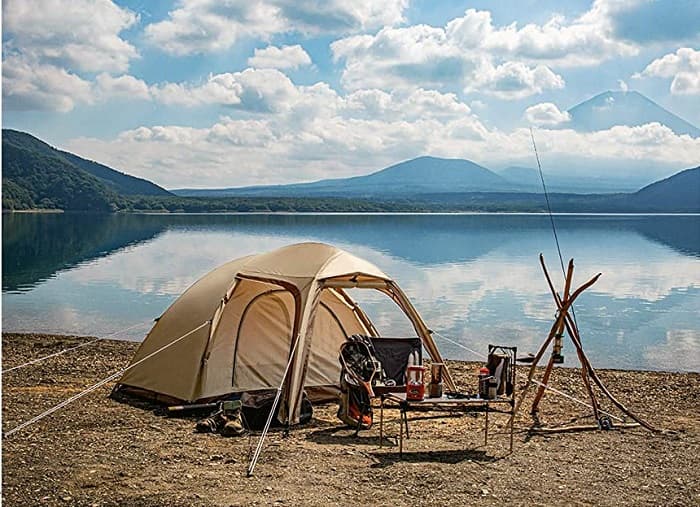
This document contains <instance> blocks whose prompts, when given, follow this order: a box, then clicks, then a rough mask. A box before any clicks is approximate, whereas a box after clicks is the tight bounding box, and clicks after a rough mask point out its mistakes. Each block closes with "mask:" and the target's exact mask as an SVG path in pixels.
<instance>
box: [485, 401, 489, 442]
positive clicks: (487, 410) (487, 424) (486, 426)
mask: <svg viewBox="0 0 700 507" xmlns="http://www.w3.org/2000/svg"><path fill="white" fill-rule="evenodd" d="M488 443H489V406H488V404H487V405H486V419H485V420H484V445H488Z"/></svg>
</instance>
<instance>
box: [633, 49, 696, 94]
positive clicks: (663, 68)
mask: <svg viewBox="0 0 700 507" xmlns="http://www.w3.org/2000/svg"><path fill="white" fill-rule="evenodd" d="M634 77H635V78H643V77H663V78H673V80H672V81H671V93H673V94H676V95H700V51H697V50H695V49H692V48H680V49H678V51H676V52H675V53H669V54H667V55H664V56H662V57H661V58H657V59H656V60H654V61H653V62H651V63H650V64H649V65H647V66H646V68H645V69H644V70H643V71H642V72H640V73H638V74H635V75H634Z"/></svg>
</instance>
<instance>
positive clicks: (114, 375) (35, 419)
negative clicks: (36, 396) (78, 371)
mask: <svg viewBox="0 0 700 507" xmlns="http://www.w3.org/2000/svg"><path fill="white" fill-rule="evenodd" d="M208 324H211V320H207V321H204V322H202V323H201V324H200V325H199V326H197V327H196V328H194V329H191V330H190V331H188V332H187V333H185V334H183V335H182V336H180V337H179V338H177V339H175V340H173V341H172V342H170V343H168V344H166V345H164V346H162V347H161V348H159V349H158V350H155V351H154V352H151V353H150V354H148V355H147V356H145V357H143V358H141V359H140V360H138V361H136V362H135V363H132V364H130V365H129V366H127V367H126V368H122V369H120V370H119V371H116V372H114V373H112V374H111V375H109V376H108V377H107V378H104V379H102V380H100V381H99V382H98V383H96V384H94V385H92V386H90V387H88V388H87V389H85V390H83V391H81V392H79V393H78V394H76V395H74V396H71V397H70V398H68V399H67V400H64V401H62V402H61V403H59V404H58V405H55V406H53V407H51V408H50V409H48V410H46V411H45V412H42V413H41V414H39V415H37V416H35V417H32V418H31V419H29V420H28V421H25V422H23V423H22V424H20V425H18V426H15V427H14V428H12V429H11V430H8V431H6V432H5V434H4V435H3V436H4V438H7V437H9V436H11V435H13V434H15V433H17V432H18V431H20V430H22V429H24V428H26V427H27V426H31V425H32V424H34V423H36V422H38V421H40V420H42V419H43V418H44V417H47V416H49V415H51V414H53V413H54V412H57V411H59V410H61V409H62V408H63V407H66V406H68V405H70V404H71V403H73V402H74V401H76V400H78V399H80V398H82V397H83V396H85V395H87V394H90V393H91V392H93V391H95V390H96V389H99V388H100V387H102V386H103V385H105V384H107V383H109V382H111V381H112V380H114V379H116V378H118V377H119V376H120V375H122V374H124V372H126V371H127V370H129V369H131V368H133V367H135V366H136V365H138V364H141V363H143V362H144V361H146V360H147V359H150V358H152V357H153V356H155V355H156V354H158V353H159V352H162V351H164V350H165V349H167V348H169V347H172V346H173V345H175V344H176V343H178V342H180V341H181V340H184V339H185V338H187V337H188V336H190V335H191V334H193V333H195V332H197V331H199V330H200V329H202V328H203V327H204V326H206V325H208Z"/></svg>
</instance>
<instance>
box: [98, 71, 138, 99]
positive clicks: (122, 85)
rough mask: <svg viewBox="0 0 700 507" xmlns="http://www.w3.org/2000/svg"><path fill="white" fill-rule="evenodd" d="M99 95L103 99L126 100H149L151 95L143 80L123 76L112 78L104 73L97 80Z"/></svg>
mask: <svg viewBox="0 0 700 507" xmlns="http://www.w3.org/2000/svg"><path fill="white" fill-rule="evenodd" d="M95 87H96V88H97V95H98V96H99V97H100V98H102V99H111V98H125V99H141V100H148V99H150V98H151V93H150V91H149V89H148V85H147V84H146V83H145V82H144V81H142V80H141V79H137V78H135V77H134V76H130V75H128V74H123V75H121V76H117V77H114V76H110V75H109V74H107V73H104V72H103V73H102V74H100V75H98V76H97V78H96V80H95Z"/></svg>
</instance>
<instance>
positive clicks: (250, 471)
mask: <svg viewBox="0 0 700 507" xmlns="http://www.w3.org/2000/svg"><path fill="white" fill-rule="evenodd" d="M300 338H301V334H298V335H297V339H296V341H295V342H294V347H292V353H291V354H290V355H289V361H287V367H286V368H285V369H284V374H283V375H282V382H280V385H279V387H278V388H277V394H276V395H275V401H273V402H272V408H271V409H270V414H269V415H268V416H267V421H265V427H264V428H263V431H262V434H261V435H260V440H258V445H257V446H256V447H255V452H254V453H253V457H252V458H251V459H250V463H249V464H248V477H250V476H251V475H253V470H255V465H257V463H258V458H259V457H260V453H261V452H262V446H263V443H264V442H265V437H266V436H267V432H268V431H270V425H271V424H272V418H273V417H274V416H275V412H276V410H277V405H278V404H279V401H280V396H281V395H282V389H283V388H284V383H285V381H286V380H287V374H288V373H289V367H290V366H291V365H292V361H294V354H295V352H296V350H297V345H298V344H299V342H300V341H301V340H300Z"/></svg>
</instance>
